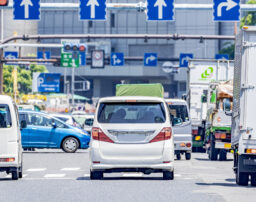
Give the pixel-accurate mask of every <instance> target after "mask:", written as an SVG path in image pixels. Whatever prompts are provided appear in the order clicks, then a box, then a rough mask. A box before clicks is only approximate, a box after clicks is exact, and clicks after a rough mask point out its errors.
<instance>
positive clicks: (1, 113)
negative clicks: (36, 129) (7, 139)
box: [0, 104, 12, 128]
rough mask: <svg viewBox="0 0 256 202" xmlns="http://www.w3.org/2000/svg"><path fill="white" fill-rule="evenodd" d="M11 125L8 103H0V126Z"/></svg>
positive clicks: (7, 126) (8, 126)
mask: <svg viewBox="0 0 256 202" xmlns="http://www.w3.org/2000/svg"><path fill="white" fill-rule="evenodd" d="M11 126H12V119H11V113H10V109H9V106H8V105H5V104H1V105H0V128H10V127H11Z"/></svg>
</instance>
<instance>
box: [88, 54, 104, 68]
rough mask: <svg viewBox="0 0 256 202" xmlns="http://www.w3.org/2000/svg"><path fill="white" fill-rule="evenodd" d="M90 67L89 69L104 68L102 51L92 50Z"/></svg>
mask: <svg viewBox="0 0 256 202" xmlns="http://www.w3.org/2000/svg"><path fill="white" fill-rule="evenodd" d="M91 58H92V65H91V68H104V67H105V63H104V62H105V61H104V59H105V52H104V50H93V51H92V56H91Z"/></svg>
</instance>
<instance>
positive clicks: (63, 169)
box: [61, 168, 80, 171]
mask: <svg viewBox="0 0 256 202" xmlns="http://www.w3.org/2000/svg"><path fill="white" fill-rule="evenodd" d="M77 170H80V168H62V169H61V171H77Z"/></svg>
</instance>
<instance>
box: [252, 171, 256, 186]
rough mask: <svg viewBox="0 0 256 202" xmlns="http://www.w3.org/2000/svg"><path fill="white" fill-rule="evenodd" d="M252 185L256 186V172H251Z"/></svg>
mask: <svg viewBox="0 0 256 202" xmlns="http://www.w3.org/2000/svg"><path fill="white" fill-rule="evenodd" d="M251 185H252V187H256V173H254V174H251Z"/></svg>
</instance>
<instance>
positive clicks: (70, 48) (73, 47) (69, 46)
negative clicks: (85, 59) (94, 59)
mask: <svg viewBox="0 0 256 202" xmlns="http://www.w3.org/2000/svg"><path fill="white" fill-rule="evenodd" d="M64 51H65V52H78V51H79V52H86V45H85V44H78V43H65V44H64Z"/></svg>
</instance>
